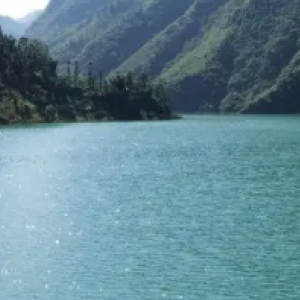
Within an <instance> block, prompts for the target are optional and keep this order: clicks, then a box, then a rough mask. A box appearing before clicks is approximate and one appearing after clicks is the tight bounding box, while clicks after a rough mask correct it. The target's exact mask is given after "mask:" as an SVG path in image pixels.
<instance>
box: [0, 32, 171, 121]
mask: <svg viewBox="0 0 300 300" xmlns="http://www.w3.org/2000/svg"><path fill="white" fill-rule="evenodd" d="M72 70H74V71H72ZM160 90H161V87H160V85H158V84H154V83H152V82H151V80H150V79H149V78H148V77H147V76H144V75H143V76H140V75H135V76H134V75H133V74H131V73H129V74H127V75H117V76H114V77H111V78H109V79H106V80H105V81H104V82H102V77H101V78H99V79H96V78H95V77H94V75H93V73H92V63H90V71H89V73H88V77H86V78H85V77H82V76H79V64H78V62H76V63H75V64H74V66H73V65H72V64H71V63H68V67H67V72H66V75H65V76H58V75H57V62H56V61H55V60H54V59H53V58H52V57H51V56H50V55H49V51H48V48H47V47H46V46H45V45H43V44H42V43H41V42H39V41H36V40H30V39H27V38H21V39H20V40H17V39H15V38H13V37H11V36H6V35H4V34H3V33H2V31H1V29H0V124H6V123H15V122H55V121H80V120H81V121H83V120H90V121H93V120H103V119H107V120H143V119H168V118H171V112H170V109H169V105H168V102H167V98H166V96H165V94H163V92H161V91H160Z"/></svg>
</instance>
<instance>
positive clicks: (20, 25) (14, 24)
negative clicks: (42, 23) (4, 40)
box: [0, 10, 42, 37]
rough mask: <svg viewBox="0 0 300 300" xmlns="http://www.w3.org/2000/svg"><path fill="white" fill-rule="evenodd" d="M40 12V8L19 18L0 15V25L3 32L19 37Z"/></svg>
mask: <svg viewBox="0 0 300 300" xmlns="http://www.w3.org/2000/svg"><path fill="white" fill-rule="evenodd" d="M41 14H42V10H36V11H33V12H30V13H28V14H27V15H25V16H24V17H22V18H19V19H13V18H10V17H7V16H1V15H0V26H1V28H2V30H3V32H4V33H6V34H11V35H13V36H14V37H20V36H22V35H23V34H24V33H25V31H26V29H27V28H28V27H29V26H30V25H31V24H32V23H33V22H34V21H35V20H36V19H37V18H38V17H39V16H40V15H41Z"/></svg>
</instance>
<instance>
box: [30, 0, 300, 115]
mask: <svg viewBox="0 0 300 300" xmlns="http://www.w3.org/2000/svg"><path fill="white" fill-rule="evenodd" d="M26 34H27V35H28V36H29V37H34V38H40V39H42V40H43V41H45V42H46V43H48V44H49V46H50V50H51V52H52V54H53V55H54V56H55V57H56V58H57V59H58V60H59V62H60V63H62V64H66V63H67V62H68V61H78V63H79V66H80V69H81V70H82V71H83V72H86V71H87V70H88V67H89V65H90V62H92V71H93V72H94V73H95V74H98V73H99V72H100V71H102V72H103V74H104V75H109V74H113V73H116V72H125V71H128V70H133V71H137V70H142V71H145V72H147V73H149V74H150V75H152V76H153V77H155V78H157V79H158V80H163V81H165V82H166V83H167V84H168V86H169V91H170V94H171V95H172V96H173V97H172V98H173V99H174V100H173V105H174V107H175V108H176V109H178V110H180V111H186V112H196V111H199V110H200V111H216V112H218V111H234V112H236V111H238V112H255V113H257V112H259V113H261V112H267V113H295V112H300V96H299V95H300V0H272V1H261V0H260V1H258V0H184V1H183V0H176V1H174V0H86V1H84V0H76V1H75V0H64V1H62V0H52V1H50V4H49V6H48V7H47V8H46V10H45V12H44V13H43V14H42V16H41V17H40V18H39V19H38V20H37V21H36V22H34V24H33V25H32V26H31V27H30V28H29V30H28V31H27V32H26Z"/></svg>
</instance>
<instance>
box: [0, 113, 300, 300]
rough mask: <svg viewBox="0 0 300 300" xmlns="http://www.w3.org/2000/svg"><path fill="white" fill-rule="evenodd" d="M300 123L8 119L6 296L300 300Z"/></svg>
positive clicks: (0, 170) (0, 286)
mask: <svg viewBox="0 0 300 300" xmlns="http://www.w3.org/2000/svg"><path fill="white" fill-rule="evenodd" d="M299 125H300V119H299V118H297V117H289V116H283V117H278V116H184V119H183V120H178V121H170V122H159V121H158V122H120V123H114V122H108V123H102V124H97V123H92V124H89V123H80V124H51V125H43V124H40V125H38V126H35V125H30V126H25V127H24V126H11V127H9V126H8V127H1V128H0V138H1V147H0V205H1V207H0V236H1V239H0V258H1V259H0V299H7V300H24V299H35V298H36V299H47V300H66V299H67V300H68V299H69V300H75V299H93V300H96V299H103V300H109V299H124V300H140V299H151V300H152V299H189V300H198V299H220V300H225V299H254V300H265V299H271V298H272V299H274V300H281V299H285V300H294V299H298V298H299V297H300V292H299V289H298V283H299V281H300V277H299V276H300V275H299V274H300V273H299V269H300V259H299V255H298V253H299V249H300V242H299V241H300V239H299V232H300V221H299V220H300V202H299V194H300V188H299V182H300V172H299V170H300V160H299V153H300V139H299V136H300V126H299Z"/></svg>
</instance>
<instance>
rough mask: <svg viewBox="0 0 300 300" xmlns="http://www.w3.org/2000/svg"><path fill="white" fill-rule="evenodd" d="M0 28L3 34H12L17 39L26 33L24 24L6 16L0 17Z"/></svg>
mask: <svg viewBox="0 0 300 300" xmlns="http://www.w3.org/2000/svg"><path fill="white" fill-rule="evenodd" d="M0 26H1V28H2V30H3V32H5V33H7V34H11V35H13V36H15V37H19V36H21V35H22V34H23V33H24V31H25V27H24V25H23V24H21V23H19V22H18V21H16V20H14V19H12V18H10V17H6V16H0Z"/></svg>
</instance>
